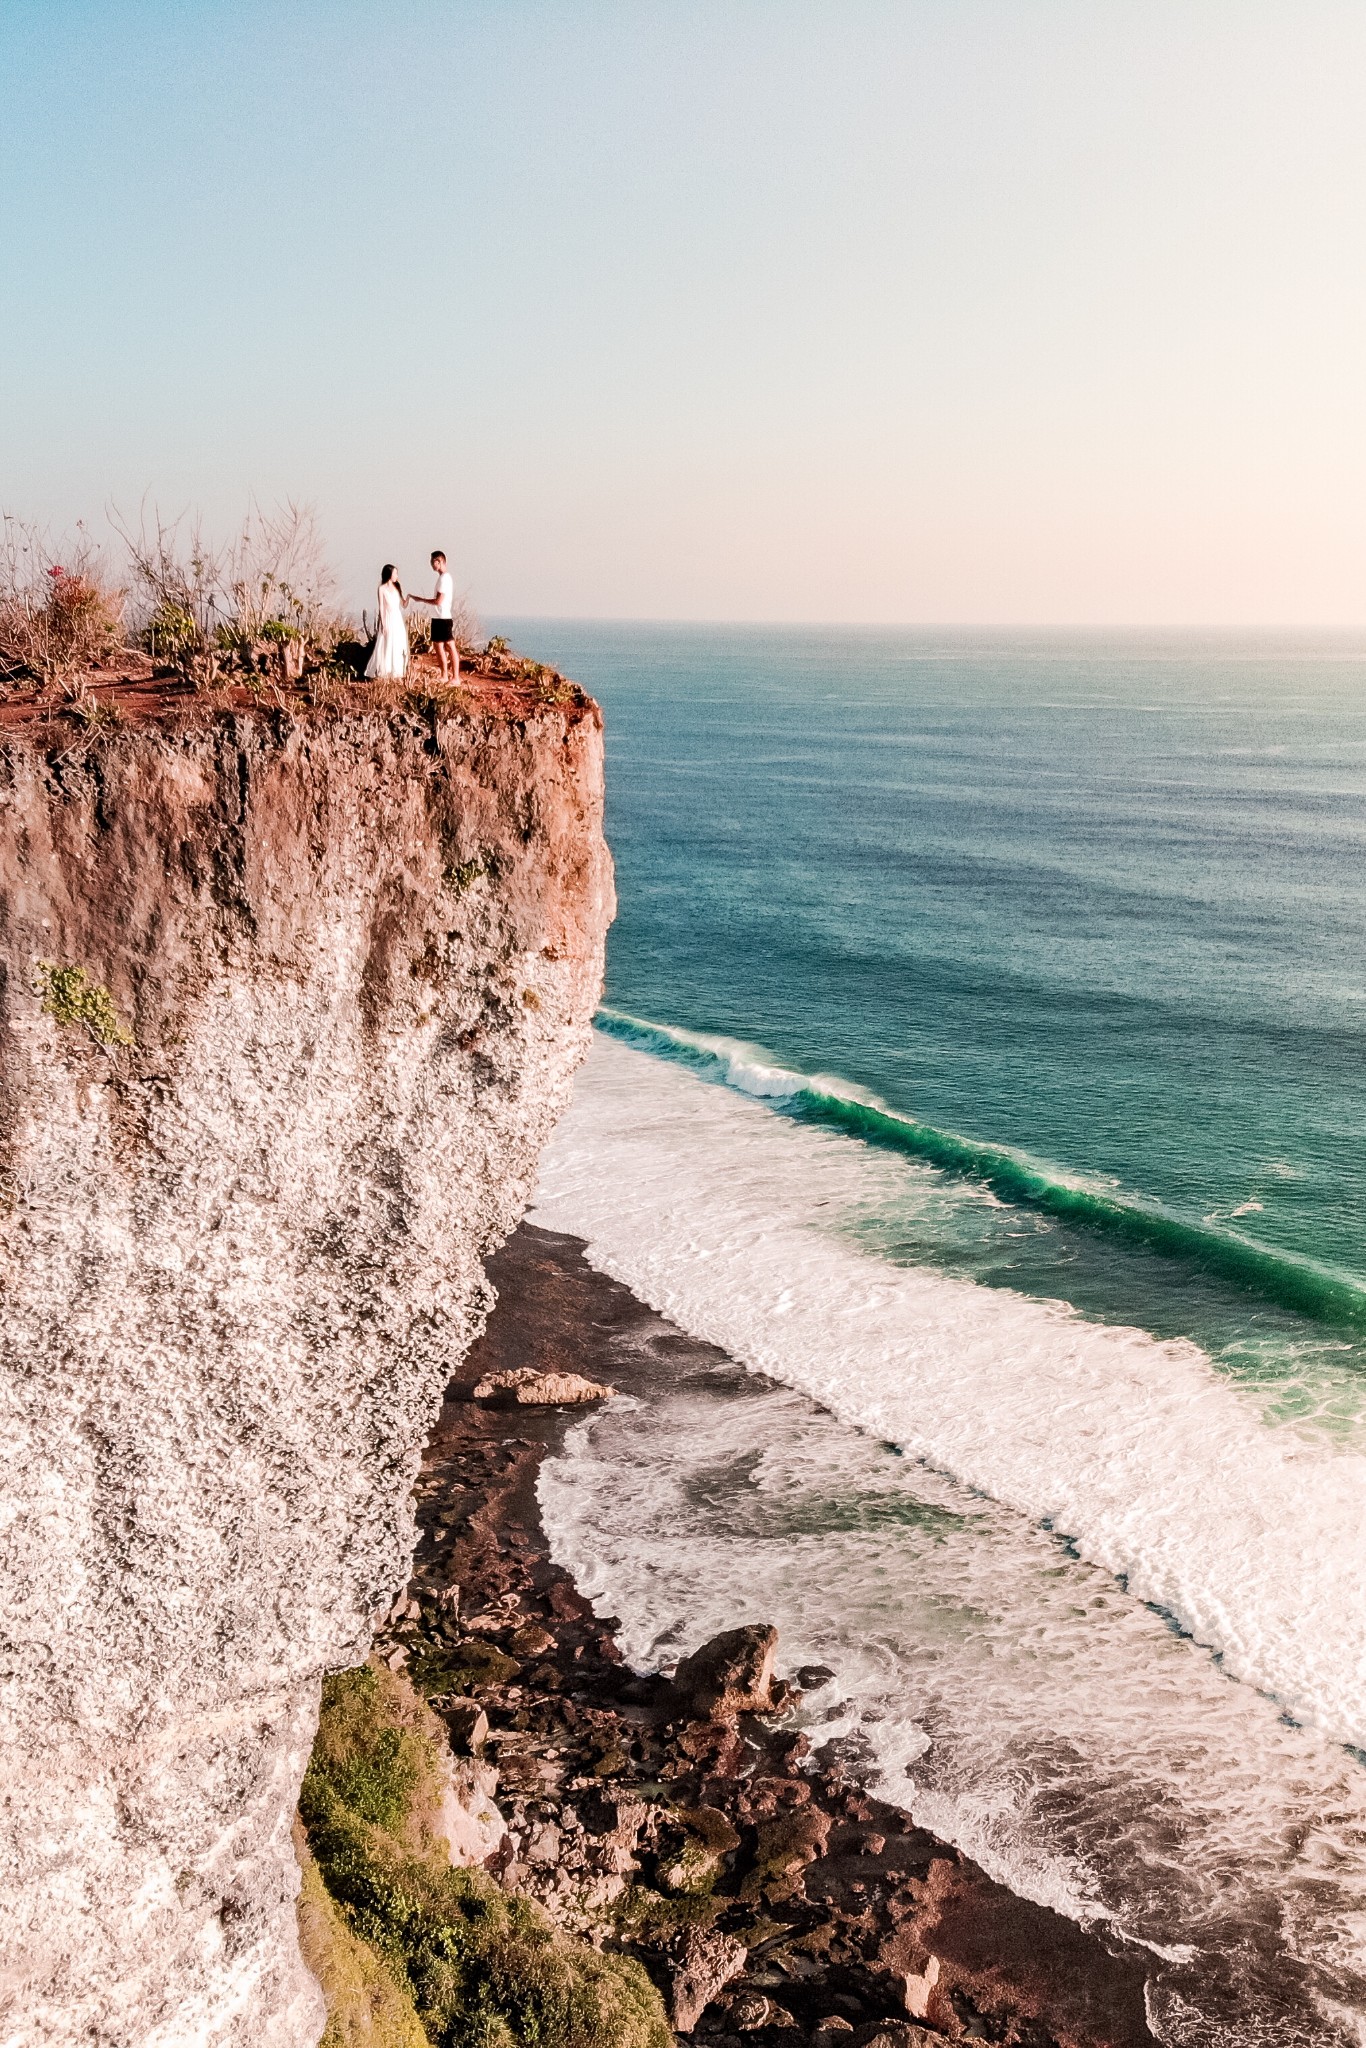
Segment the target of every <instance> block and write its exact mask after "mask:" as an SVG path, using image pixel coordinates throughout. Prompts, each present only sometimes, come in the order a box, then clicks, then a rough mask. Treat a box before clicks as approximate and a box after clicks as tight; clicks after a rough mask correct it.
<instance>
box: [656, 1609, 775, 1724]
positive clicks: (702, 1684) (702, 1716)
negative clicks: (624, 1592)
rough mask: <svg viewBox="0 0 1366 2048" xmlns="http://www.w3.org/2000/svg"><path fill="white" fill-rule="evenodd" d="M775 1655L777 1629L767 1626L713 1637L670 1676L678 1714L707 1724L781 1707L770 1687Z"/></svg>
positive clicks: (755, 1625) (734, 1629) (729, 1630)
mask: <svg viewBox="0 0 1366 2048" xmlns="http://www.w3.org/2000/svg"><path fill="white" fill-rule="evenodd" d="M777 1651H778V1631H777V1629H776V1628H772V1627H769V1626H768V1625H767V1624H760V1623H757V1622H751V1623H749V1624H748V1625H747V1626H746V1627H744V1628H731V1629H727V1630H726V1631H725V1632H724V1634H722V1635H719V1636H713V1637H712V1638H711V1640H710V1641H709V1642H706V1643H703V1645H702V1647H701V1649H700V1650H694V1651H693V1654H692V1655H691V1657H685V1658H684V1659H683V1661H682V1663H681V1664H680V1665H679V1667H678V1669H677V1670H676V1671H675V1672H674V1680H673V1682H674V1691H675V1693H676V1695H677V1697H678V1700H679V1703H680V1706H681V1707H682V1709H683V1711H684V1712H685V1713H688V1714H691V1715H693V1716H695V1717H696V1718H697V1719H699V1720H707V1721H734V1720H736V1719H737V1718H738V1717H739V1716H740V1715H741V1714H769V1713H773V1712H774V1711H775V1710H776V1708H777V1707H778V1705H779V1703H780V1702H779V1701H778V1700H777V1699H776V1698H775V1696H774V1685H773V1660H774V1658H775V1656H776V1655H777Z"/></svg>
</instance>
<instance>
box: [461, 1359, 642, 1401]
mask: <svg viewBox="0 0 1366 2048" xmlns="http://www.w3.org/2000/svg"><path fill="white" fill-rule="evenodd" d="M615 1392H616V1389H615V1387H606V1386H603V1385H602V1384H601V1383H600V1382H599V1381H598V1380H586V1379H585V1378H584V1376H583V1374H582V1373H579V1372H538V1371H537V1370H536V1368H535V1366H534V1365H518V1366H514V1367H512V1368H511V1370H510V1371H507V1372H490V1373H485V1375H484V1377H483V1379H481V1380H480V1381H479V1382H478V1384H477V1385H476V1387H475V1389H474V1398H475V1400H476V1401H487V1402H488V1404H489V1406H490V1407H492V1408H561V1407H572V1406H575V1405H577V1404H578V1403H579V1402H582V1401H606V1400H608V1399H610V1397H611V1396H612V1395H613V1394H614V1393H615Z"/></svg>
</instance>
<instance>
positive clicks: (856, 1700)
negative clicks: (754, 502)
mask: <svg viewBox="0 0 1366 2048" xmlns="http://www.w3.org/2000/svg"><path fill="white" fill-rule="evenodd" d="M513 631H514V632H515V635H516V637H517V639H518V640H519V642H520V643H521V644H522V645H524V646H527V647H529V648H531V649H532V650H534V651H535V652H536V653H537V654H538V655H541V656H542V657H543V658H547V659H551V660H554V661H556V662H558V663H559V664H560V665H561V666H562V667H564V668H565V669H567V670H568V671H569V672H571V673H573V674H575V675H577V676H578V677H579V678H580V679H581V680H582V681H583V682H584V683H585V684H586V685H587V686H588V687H589V688H591V689H592V690H593V691H594V692H595V694H596V695H597V696H598V697H599V698H600V700H601V702H602V704H603V707H604V710H605V713H606V718H607V735H608V741H607V744H608V791H609V797H608V825H609V832H610V835H611V839H612V844H613V850H614V852H615V855H616V859H617V866H618V885H619V891H620V898H621V911H620V916H619V919H618V923H617V925H616V927H615V930H614V932H613V934H612V938H611V942H610V947H609V957H608V985H607V995H606V1007H605V1009H604V1012H603V1015H602V1018H601V1025H602V1029H601V1032H600V1034H599V1036H598V1039H597V1042H596V1044H595V1047H594V1050H593V1053H592V1055H591V1057H590V1059H589V1061H588V1063H587V1065H586V1067H585V1069H584V1071H583V1073H582V1074H581V1076H580V1079H579V1082H578V1084H577V1090H576V1097H575V1102H574V1104H573V1107H572V1109H571V1110H570V1112H569V1113H568V1115H567V1116H566V1117H565V1118H564V1120H563V1122H562V1123H561V1125H560V1127H559V1129H558V1130H557V1132H556V1134H555V1137H554V1139H553V1141H552V1143H551V1145H550V1147H549V1149H548V1151H547V1154H546V1157H545V1161H544V1165H543V1172H542V1179H541V1187H540V1191H539V1194H538V1198H537V1206H536V1210H535V1212H534V1215H535V1219H536V1220H537V1221H539V1222H542V1223H544V1224H546V1225H548V1226H549V1227H551V1228H554V1229H560V1230H566V1231H570V1232H573V1233H575V1234H577V1235H579V1236H580V1237H582V1238H583V1239H584V1241H585V1242H586V1244H587V1247H588V1256H589V1258H590V1259H591V1260H592V1261H593V1262H594V1263H595V1264H596V1265H598V1266H599V1267H600V1269H601V1270H603V1271H606V1272H609V1273H611V1274H613V1275H614V1276H615V1277H616V1278H618V1279H620V1280H623V1281H625V1282H626V1283H627V1284H628V1285H630V1286H631V1287H632V1288H634V1289H635V1291H636V1292H637V1294H639V1295H640V1296H641V1297H642V1298H643V1299H645V1300H647V1301H649V1302H650V1303H651V1304H652V1305H653V1306H654V1307H656V1308H657V1309H660V1310H661V1311H662V1312H663V1313H664V1314H666V1315H667V1316H669V1317H670V1318H671V1319H672V1320H673V1322H674V1323H676V1324H677V1325H679V1326H680V1327H681V1328H683V1329H684V1330H686V1331H688V1332H690V1333H691V1334H692V1335H693V1336H695V1337H697V1338H700V1339H702V1340H705V1346H713V1345H714V1346H718V1347H720V1350H719V1352H713V1351H711V1350H709V1349H706V1348H704V1349H702V1350H701V1351H700V1352H699V1354H698V1356H697V1359H696V1360H695V1361H694V1363H693V1365H692V1366H691V1367H689V1369H688V1370H686V1371H685V1370H684V1369H683V1368H682V1367H681V1366H680V1365H678V1363H677V1360H676V1359H674V1358H673V1356H672V1354H668V1355H663V1354H662V1355H661V1358H660V1360H659V1361H658V1362H657V1363H658V1367H659V1369H660V1374H661V1379H662V1383H663V1385H664V1387H665V1392H664V1393H663V1394H662V1395H661V1396H660V1397H659V1398H656V1399H652V1400H650V1401H648V1402H611V1403H608V1404H607V1405H606V1406H605V1407H604V1409H603V1410H602V1411H601V1412H600V1413H598V1414H595V1415H594V1416H593V1417H591V1418H589V1419H587V1420H586V1421H585V1422H583V1423H582V1424H581V1425H580V1426H579V1427H578V1428H577V1429H576V1430H575V1431H574V1432H573V1433H572V1436H571V1440H570V1442H569V1443H568V1444H567V1446H566V1450H565V1453H564V1455H563V1457H562V1458H560V1459H558V1460H556V1461H554V1462H553V1463H552V1464H551V1465H548V1466H547V1467H546V1468H545V1472H544V1474H543V1482H542V1500H543V1508H544V1510H545V1513H546V1517H547V1527H548V1528H549V1529H550V1531H551V1534H552V1540H553V1541H554V1543H555V1546H556V1550H557V1554H558V1555H559V1556H560V1557H561V1559H562V1560H563V1561H564V1562H566V1563H567V1564H568V1565H569V1566H570V1568H571V1569H572V1570H573V1571H574V1572H575V1575H576V1577H577V1578H578V1580H579V1583H580V1584H581V1586H582V1587H583V1588H584V1590H585V1591H586V1592H588V1593H589V1594H590V1596H591V1597H592V1598H593V1599H594V1600H595V1601H596V1602H597V1603H598V1605H599V1608H600V1611H602V1612H604V1613H606V1612H609V1611H610V1612H611V1613H613V1614H616V1615H619V1616H621V1617H622V1637H623V1642H624V1644H625V1646H626V1649H627V1653H628V1654H629V1655H630V1656H631V1657H632V1658H633V1659H634V1660H635V1661H636V1662H638V1663H640V1664H642V1665H659V1664H666V1665H667V1663H668V1662H669V1661H670V1660H671V1658H673V1657H675V1656H677V1654H678V1653H679V1651H680V1649H682V1648H688V1647H692V1646H694V1645H695V1644H696V1643H697V1642H699V1641H700V1640H702V1639H703V1637H704V1636H705V1635H706V1634H708V1633H711V1632H712V1631H713V1630H715V1629H717V1628H721V1627H725V1626H729V1625H733V1623H734V1621H735V1620H736V1619H738V1618H753V1619H771V1620H773V1621H774V1622H776V1624H777V1625H778V1627H779V1629H780V1632H781V1636H782V1639H783V1642H784V1644H785V1646H786V1649H787V1653H788V1654H789V1655H790V1656H791V1657H792V1658H793V1659H794V1661H795V1662H798V1663H800V1662H801V1661H803V1660H809V1661H812V1662H819V1663H823V1664H825V1665H827V1666H828V1667H829V1668H830V1669H831V1670H833V1671H834V1672H835V1673H836V1674H837V1676H836V1679H835V1680H834V1681H832V1684H831V1688H830V1696H829V1697H828V1698H827V1697H824V1696H821V1697H819V1698H818V1699H817V1701H816V1702H815V1703H814V1705H813V1706H812V1707H811V1709H810V1714H811V1726H810V1733H811V1735H812V1739H813V1742H816V1741H819V1740H820V1739H821V1736H822V1734H823V1733H828V1734H831V1735H835V1736H838V1737H839V1738H840V1739H841V1740H842V1741H844V1742H846V1743H848V1744H851V1745H853V1751H854V1753H857V1754H858V1755H860V1756H862V1757H863V1758H865V1759H866V1763H867V1768H868V1770H869V1771H870V1772H872V1773H873V1774H874V1776H875V1777H876V1778H877V1780H878V1782H879V1783H880V1784H881V1786H882V1788H883V1789H884V1790H886V1791H887V1792H889V1794H890V1795H891V1796H892V1797H896V1798H900V1799H902V1800H903V1801H904V1802H905V1803H907V1804H908V1805H909V1806H910V1807H911V1809H912V1811H913V1812H914V1813H915V1814H916V1815H917V1816H918V1817H919V1818H920V1819H922V1820H923V1821H924V1822H925V1823H926V1824H927V1825H930V1826H932V1827H934V1828H935V1829H936V1830H937V1831H938V1832H939V1833H941V1834H943V1835H945V1836H946V1837H948V1838H949V1839H951V1840H953V1841H955V1842H957V1843H958V1844H959V1845H960V1846H961V1847H963V1848H964V1849H965V1850H967V1851H968V1853H970V1854H972V1855H973V1856H975V1857H976V1858H978V1860H979V1861H981V1862H982V1863H983V1864H984V1865H985V1866H986V1867H987V1868H988V1869H989V1870H990V1871H992V1873H993V1874H994V1875H996V1876H998V1877H1000V1878H1001V1879H1002V1880H1003V1881H1004V1882H1007V1883H1009V1884H1011V1885H1013V1886H1015V1887H1017V1888H1018V1889H1020V1890H1021V1891H1024V1892H1026V1893H1028V1894H1029V1895H1030V1896H1032V1897H1035V1898H1038V1899H1041V1900H1043V1901H1045V1902H1047V1903H1051V1904H1053V1905H1055V1906H1057V1907H1058V1908H1059V1909H1060V1910H1062V1911H1064V1912H1068V1913H1072V1914H1074V1915H1075V1916H1076V1917H1078V1918H1080V1919H1083V1920H1088V1921H1099V1922H1102V1923H1104V1924H1105V1925H1106V1926H1108V1927H1109V1928H1110V1929H1111V1930H1112V1931H1113V1933H1114V1935H1115V1936H1116V1938H1118V1939H1121V1940H1123V1941H1124V1942H1126V1943H1132V1944H1141V1945H1142V1947H1143V1950H1144V1953H1145V1955H1146V1956H1147V1958H1148V1959H1149V1961H1148V1964H1147V1968H1148V1971H1149V1982H1148V1998H1149V2012H1150V2018H1151V2021H1152V2025H1153V2029H1154V2033H1155V2037H1156V2038H1157V2039H1158V2040H1160V2041H1161V2042H1162V2043H1163V2044H1165V2048H1264V2044H1266V2043H1270V2042H1275V2043H1276V2044H1277V2048H1345V2044H1351V2048H1366V1770H1363V1768H1362V1764H1363V1758H1364V1757H1366V1604H1364V1603H1363V1598H1362V1594H1363V1584H1364V1582H1366V1398H1363V1397H1366V1243H1364V1242H1363V1231H1362V1220H1363V1216H1364V1215H1366V1203H1364V1202H1363V1194H1364V1193H1366V1189H1364V1188H1363V1171H1362V1157H1363V1146H1362V1139H1363V1136H1366V1058H1363V1054H1364V1053H1366V952H1364V950H1363V945H1362V935H1363V929H1364V928H1366V864H1364V863H1363V859H1362V855H1363V850H1364V848H1363V840H1364V839H1366V803H1364V802H1363V798H1364V797H1366V649H1354V648H1350V647H1345V646H1343V645H1334V644H1329V643H1326V642H1325V643H1323V644H1321V645H1318V646H1306V645H1291V644H1290V643H1288V642H1287V643H1285V644H1281V645H1271V644H1267V643H1263V644H1260V645H1254V644H1245V645H1240V644H1236V643H1234V642H1231V641H1223V642H1220V641H1215V640H1205V641H1196V640H1194V639H1182V640H1172V641H1170V642H1167V643H1163V644H1159V643H1157V642H1153V641H1143V642H1140V641H1137V640H1135V641H1125V640H1119V639H1109V640H1101V639H1098V638H1093V639H1087V640H1082V639H1079V638H1071V639H1062V638H1058V637H1052V638H1050V637H1047V636H1042V635H1040V636H1031V637H1027V638H1022V637H1016V638H1009V637H1006V636H995V637H987V636H975V637H969V636H965V635H947V634H931V633H924V632H897V633H892V632H871V631H870V632H861V633H848V632H839V633H835V632H813V631H801V632H797V631H782V632H777V631H761V630H758V629H739V630H737V629H729V628H728V629H720V628H717V629H697V628H668V627H627V626H612V627H599V626H589V625H582V624H580V625H574V626H568V625H564V626H561V625H555V624H547V623H545V622H541V623H532V624H528V623H525V622H523V623H521V624H519V625H516V626H515V627H514V628H513ZM722 1354H727V1355H728V1356H729V1358H730V1359H733V1360H735V1361H737V1362H738V1366H739V1367H740V1368H742V1370H740V1371H738V1372H737V1371H736V1369H735V1368H733V1367H730V1366H728V1365H727V1364H726V1363H725V1358H724V1357H723V1355H722Z"/></svg>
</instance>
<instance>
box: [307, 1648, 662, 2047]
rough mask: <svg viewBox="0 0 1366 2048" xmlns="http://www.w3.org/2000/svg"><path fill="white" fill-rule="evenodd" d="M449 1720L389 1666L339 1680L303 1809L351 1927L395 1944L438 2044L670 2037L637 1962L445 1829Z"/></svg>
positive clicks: (397, 1965)
mask: <svg viewBox="0 0 1366 2048" xmlns="http://www.w3.org/2000/svg"><path fill="white" fill-rule="evenodd" d="M442 1742H443V1737H442V1735H441V1733H440V1729H439V1724H438V1723H437V1722H436V1720H435V1717H434V1716H433V1715H432V1714H431V1713H430V1711H429V1709H428V1708H426V1707H425V1706H424V1705H423V1704H422V1702H421V1701H420V1700H419V1699H418V1698H417V1695H416V1694H415V1693H414V1692H413V1689H412V1687H411V1686H410V1685H409V1684H408V1682H407V1680H406V1679H404V1678H403V1677H402V1676H401V1675H399V1674H398V1673H395V1672H389V1671H386V1670H384V1669H383V1668H382V1667H380V1666H377V1665H373V1664H371V1665H365V1666H363V1667H362V1668H361V1669H360V1670H358V1671H348V1672H343V1673H341V1674H340V1675H339V1676H337V1677H333V1678H329V1679H328V1680H327V1681H326V1682H325V1684H324V1689H323V1711H322V1720H321V1723H320V1726H319V1730H318V1741H317V1745H316V1747H315V1749H314V1752H313V1760H312V1762H311V1764H310V1766H309V1769H308V1774H307V1776H306V1777H305V1779H304V1785H303V1792H302V1795H301V1797H300V1801H299V1813H300V1817H301V1819H302V1821H303V1823H304V1827H305V1829H306V1831H307V1836H308V1845H309V1848H310V1850H311V1851H312V1854H313V1856H314V1857H315V1858H316V1860H317V1867H318V1870H319V1873H320V1875H321V1877H322V1880H323V1883H324V1885H325V1886H326V1890H327V1893H328V1895H329V1897H330V1899H331V1900H332V1901H333V1902H334V1904H335V1905H336V1907H337V1908H338V1909H339V1911H340V1916H341V1919H342V1921H343V1922H344V1924H345V1926H346V1928H347V1930H348V1931H349V1932H350V1933H351V1934H352V1935H354V1936H355V1937H357V1938H358V1939H359V1940H360V1941H361V1942H363V1943H364V1944H365V1945H366V1946H367V1947H368V1948H369V1949H370V1950H371V1952H372V1953H373V1954H374V1955H375V1956H377V1957H378V1958H380V1960H381V1961H382V1963H383V1965H384V1967H385V1969H386V1970H387V1972H388V1974H389V1976H390V1977H391V1978H392V1980H393V1982H394V1983H395V1985H396V1986H397V1987H398V1989H399V1990H400V1991H401V1992H402V1993H403V1995H404V1996H405V1997H406V1998H407V1999H408V2001H409V2002H410V2004H411V2006H412V2008H413V2010H414V2011H415V2012H416V2013H417V2014H418V2016H419V2019H420V2021H421V2024H422V2027H423V2030H424V2032H425V2034H426V2036H427V2039H428V2041H429V2042H430V2043H431V2044H432V2048H671V2043H672V2038H673V2037H672V2034H671V2032H670V2029H669V2027H668V2024H667V2021H666V2020H665V2017H664V2008H663V2005H662V2004H661V2002H660V1998H659V1994H658V1992H657V1991H656V1990H655V1988H654V1986H653V1985H652V1984H651V1983H650V1981H649V1979H648V1978H647V1977H646V1975H645V1973H644V1971H643V1970H642V1969H641V1968H640V1967H639V1965H638V1964H636V1963H634V1962H631V1961H629V1960H627V1959H625V1958H623V1957H618V1956H605V1955H600V1954H599V1953H598V1952H597V1951H596V1950H595V1949H592V1948H589V1947H588V1946H586V1945H585V1944H582V1943H578V1942H573V1941H571V1940H569V1939H568V1938H567V1937H566V1936H564V1935H562V1934H561V1933H559V1932H558V1931H557V1930H556V1929H555V1928H554V1927H552V1925H551V1924H550V1922H549V1921H548V1920H547V1919H546V1917H545V1916H544V1914H542V1913H541V1912H540V1910H539V1909H538V1908H537V1907H535V1906H533V1905H531V1904H530V1903H529V1902H528V1901H526V1900H523V1899H516V1898H511V1897H509V1896H508V1895H507V1894H506V1893H504V1892H503V1891H501V1890H500V1889H499V1887H498V1886H497V1885H496V1884H495V1883H494V1882H493V1880H492V1879H491V1878H490V1877H487V1876H485V1874H484V1873H483V1872H482V1871H475V1870H453V1869H452V1868H451V1866H450V1862H449V1860H448V1858H447V1855H446V1852H445V1846H444V1843H443V1841H442V1840H441V1838H440V1836H439V1834H438V1833H437V1831H436V1815H437V1806H438V1803H439V1799H440V1796H441V1792H442V1789H443V1786H444V1781H445V1773H444V1768H443V1757H442V1747H441V1745H442Z"/></svg>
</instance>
